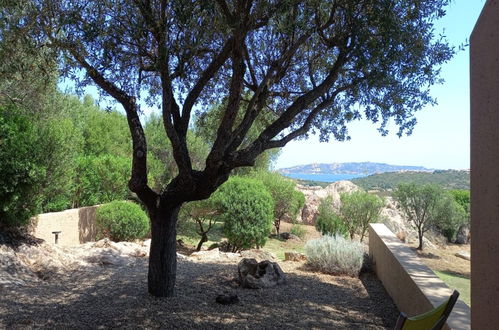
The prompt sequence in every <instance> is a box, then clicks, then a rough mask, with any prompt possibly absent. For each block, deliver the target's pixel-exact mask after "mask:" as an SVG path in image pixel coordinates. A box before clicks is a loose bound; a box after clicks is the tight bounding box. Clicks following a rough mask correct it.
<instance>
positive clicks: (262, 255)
mask: <svg viewBox="0 0 499 330" xmlns="http://www.w3.org/2000/svg"><path fill="white" fill-rule="evenodd" d="M241 257H243V258H248V259H256V260H257V261H263V260H272V261H275V260H277V258H276V257H275V256H274V255H273V254H272V253H270V252H267V251H263V250H259V249H251V250H244V251H241Z"/></svg>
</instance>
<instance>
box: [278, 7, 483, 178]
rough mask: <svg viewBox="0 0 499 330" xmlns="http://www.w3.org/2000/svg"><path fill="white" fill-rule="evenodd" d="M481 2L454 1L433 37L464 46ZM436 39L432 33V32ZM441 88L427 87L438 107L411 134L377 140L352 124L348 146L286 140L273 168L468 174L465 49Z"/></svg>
mask: <svg viewBox="0 0 499 330" xmlns="http://www.w3.org/2000/svg"><path fill="white" fill-rule="evenodd" d="M484 4H485V0H454V1H452V3H451V4H450V5H449V7H448V9H447V15H446V16H445V17H444V18H442V19H441V20H440V21H439V22H438V24H437V29H436V32H440V31H444V34H445V35H446V37H447V39H448V40H449V42H450V43H451V44H452V45H456V46H458V45H460V44H463V43H467V41H468V40H469V37H470V35H471V32H472V30H473V27H474V25H475V23H476V21H477V19H478V16H479V15H480V12H481V9H482V8H483V5H484ZM437 34H438V33H437ZM441 77H442V78H443V79H445V82H444V84H442V85H437V86H433V87H432V89H431V94H432V96H433V97H436V99H437V102H438V105H436V106H433V107H432V106H428V107H427V108H425V109H423V110H422V111H421V112H419V113H417V114H416V118H417V121H418V123H417V125H416V127H415V128H414V131H413V133H412V135H410V136H405V135H404V136H403V137H402V138H399V137H398V136H397V135H396V132H397V128H396V127H395V126H394V125H393V126H392V128H393V129H392V130H390V133H389V135H388V136H385V137H382V136H381V135H380V133H379V132H378V131H377V130H376V128H377V126H376V125H374V124H372V123H370V122H367V121H358V122H353V123H350V124H349V125H348V126H347V127H348V129H349V133H350V136H351V140H350V141H345V142H338V141H330V142H329V143H320V142H319V140H318V138H315V137H311V138H309V139H308V140H301V141H292V142H290V143H288V144H287V145H286V146H285V147H284V148H283V150H282V152H281V155H280V157H279V159H278V160H277V162H276V164H275V165H274V166H275V168H277V169H279V168H285V167H291V166H295V165H302V164H309V163H342V162H367V161H370V162H379V163H388V164H393V165H417V166H425V167H427V168H433V169H469V167H470V165H469V164H470V119H469V109H470V101H469V94H470V92H469V47H467V48H466V49H465V50H464V51H461V52H458V53H457V54H456V56H455V57H454V58H453V59H452V60H451V61H449V62H448V63H446V64H445V65H444V66H443V67H442V71H441Z"/></svg>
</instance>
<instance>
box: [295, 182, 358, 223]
mask: <svg viewBox="0 0 499 330" xmlns="http://www.w3.org/2000/svg"><path fill="white" fill-rule="evenodd" d="M297 189H298V190H299V191H301V192H302V193H303V194H304V195H305V205H304V206H303V209H302V211H301V220H302V222H303V223H304V224H307V225H314V224H315V221H316V219H317V212H318V209H319V205H320V203H321V201H322V200H323V199H324V198H326V197H328V196H331V198H332V200H333V208H335V209H339V207H340V194H341V193H345V192H346V193H348V192H352V191H357V190H359V187H358V186H356V185H355V184H353V183H352V182H350V181H337V182H333V183H331V184H330V185H329V186H327V187H326V188H321V187H308V186H301V185H298V186H297Z"/></svg>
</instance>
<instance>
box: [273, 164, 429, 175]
mask: <svg viewBox="0 0 499 330" xmlns="http://www.w3.org/2000/svg"><path fill="white" fill-rule="evenodd" d="M398 171H432V170H431V169H427V168H425V167H422V166H400V165H389V164H384V163H371V162H363V163H331V164H308V165H300V166H293V167H288V168H283V169H280V170H279V172H280V173H282V174H358V175H370V174H375V173H385V172H398Z"/></svg>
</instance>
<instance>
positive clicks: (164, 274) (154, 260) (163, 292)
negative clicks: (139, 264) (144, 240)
mask: <svg viewBox="0 0 499 330" xmlns="http://www.w3.org/2000/svg"><path fill="white" fill-rule="evenodd" d="M179 210H180V206H177V207H173V208H167V209H161V210H157V211H156V212H150V218H151V248H150V253H149V273H148V276H147V279H148V281H147V286H148V291H149V293H150V294H151V295H153V296H156V297H173V296H175V278H176V275H177V242H176V237H177V233H176V225H177V218H178V212H179Z"/></svg>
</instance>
